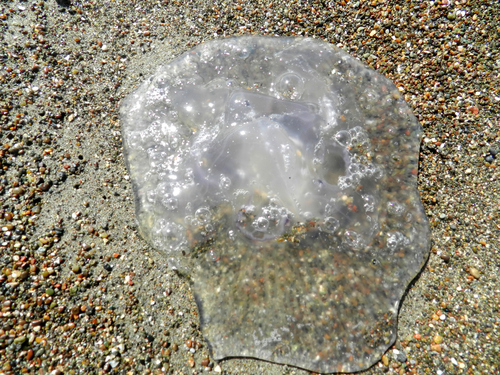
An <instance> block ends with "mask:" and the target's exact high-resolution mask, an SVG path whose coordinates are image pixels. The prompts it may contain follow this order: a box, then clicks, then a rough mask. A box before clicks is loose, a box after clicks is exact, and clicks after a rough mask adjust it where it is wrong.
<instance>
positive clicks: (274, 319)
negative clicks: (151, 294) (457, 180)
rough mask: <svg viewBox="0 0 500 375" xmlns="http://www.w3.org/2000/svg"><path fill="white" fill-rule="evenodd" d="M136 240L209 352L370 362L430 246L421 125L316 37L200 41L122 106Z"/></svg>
mask: <svg viewBox="0 0 500 375" xmlns="http://www.w3.org/2000/svg"><path fill="white" fill-rule="evenodd" d="M121 122H122V127H123V140H124V149H125V151H126V161H127V163H128V167H129V171H130V175H131V178H132V184H133V187H134V193H135V200H136V217H137V220H138V223H139V227H140V230H141V233H142V235H143V236H144V238H145V239H146V240H147V241H149V242H150V243H151V244H152V245H153V246H154V247H155V248H156V249H157V250H159V251H160V252H161V253H162V254H163V255H164V256H165V260H166V262H168V264H169V265H170V266H171V267H172V268H175V269H177V270H178V271H179V272H181V273H184V274H186V275H188V277H189V279H190V280H191V281H192V285H193V290H194V294H195V297H196V301H197V304H198V307H199V310H200V320H201V326H202V331H203V334H204V335H205V337H206V339H207V340H208V342H209V343H210V346H211V349H212V352H213V357H214V358H215V359H222V358H225V357H241V356H248V357H254V358H260V359H264V360H268V361H273V362H278V363H285V364H290V365H294V366H298V367H301V368H305V369H309V370H312V371H317V372H336V371H339V372H352V371H358V370H362V369H365V368H368V367H370V366H371V365H373V364H374V363H376V362H377V361H378V360H379V359H380V358H381V356H382V354H383V353H384V352H385V351H386V350H387V349H388V348H389V347H390V346H391V345H392V343H393V342H394V340H395V337H396V324H397V313H398V307H399V304H400V301H401V298H402V296H403V293H404V291H405V289H406V287H407V286H408V284H409V283H410V281H411V280H412V279H413V278H414V277H415V275H416V274H417V273H418V272H419V270H420V269H421V267H422V266H423V264H424V262H425V260H426V259H427V256H428V251H429V228H428V223H427V220H426V217H425V214H424V210H423V207H422V205H421V202H420V199H419V194H418V192H417V188H416V185H417V176H416V174H417V164H418V151H419V144H420V138H421V132H422V130H421V127H420V125H419V124H418V122H417V121H416V119H415V118H414V116H413V115H412V114H411V112H410V110H409V108H408V106H407V105H406V103H405V102H404V100H403V99H402V98H401V96H400V94H399V92H398V90H397V88H396V87H395V86H394V85H393V84H392V83H391V82H390V81H389V80H388V79H387V78H385V77H383V76H382V75H380V74H378V73H376V72H375V71H373V70H371V69H369V68H367V67H366V66H364V65H363V64H361V63H360V62H359V61H357V60H356V59H354V58H353V57H351V56H349V55H348V54H346V53H345V52H343V51H342V50H339V49H337V48H335V47H334V46H332V45H330V44H327V43H324V42H320V41H316V40H313V39H301V38H268V37H253V36H252V37H250V36H246V37H238V38H231V39H222V40H216V41H211V42H208V43H205V44H202V45H200V46H198V47H197V48H195V49H193V50H191V51H189V52H187V53H185V54H184V55H182V56H180V57H179V58H177V59H176V60H173V61H172V62H170V63H168V64H166V65H164V66H162V67H160V68H159V69H158V70H157V72H156V73H155V74H154V75H153V76H152V77H151V78H149V79H148V80H147V81H145V82H144V83H143V84H142V85H141V86H140V87H139V88H138V89H137V90H136V91H135V92H133V93H132V94H130V95H129V96H128V97H127V98H126V99H125V100H124V101H123V103H122V105H121Z"/></svg>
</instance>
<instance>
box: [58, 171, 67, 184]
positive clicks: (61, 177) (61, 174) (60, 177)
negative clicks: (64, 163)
mask: <svg viewBox="0 0 500 375" xmlns="http://www.w3.org/2000/svg"><path fill="white" fill-rule="evenodd" d="M67 178H68V174H67V173H66V172H59V173H58V174H57V180H58V181H60V182H64V181H66V179H67Z"/></svg>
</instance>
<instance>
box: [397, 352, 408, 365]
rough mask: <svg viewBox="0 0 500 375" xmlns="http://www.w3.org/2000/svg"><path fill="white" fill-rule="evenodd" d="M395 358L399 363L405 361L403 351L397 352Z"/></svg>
mask: <svg viewBox="0 0 500 375" xmlns="http://www.w3.org/2000/svg"><path fill="white" fill-rule="evenodd" d="M397 360H398V361H399V362H401V363H405V362H406V354H405V353H403V352H399V353H398V355H397Z"/></svg>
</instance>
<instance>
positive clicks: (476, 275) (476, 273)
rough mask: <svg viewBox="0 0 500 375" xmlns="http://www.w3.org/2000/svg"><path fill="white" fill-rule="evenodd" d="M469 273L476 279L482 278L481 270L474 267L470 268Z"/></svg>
mask: <svg viewBox="0 0 500 375" xmlns="http://www.w3.org/2000/svg"><path fill="white" fill-rule="evenodd" d="M469 273H470V274H471V275H472V276H473V277H474V278H475V279H479V278H480V277H481V273H480V272H479V270H478V269H477V268H474V267H470V268H469Z"/></svg>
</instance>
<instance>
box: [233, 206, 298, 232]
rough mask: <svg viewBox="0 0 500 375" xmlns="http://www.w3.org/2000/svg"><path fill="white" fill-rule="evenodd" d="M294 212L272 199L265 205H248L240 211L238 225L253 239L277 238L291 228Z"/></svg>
mask: <svg viewBox="0 0 500 375" xmlns="http://www.w3.org/2000/svg"><path fill="white" fill-rule="evenodd" d="M292 216H293V215H292V214H291V213H290V212H289V211H288V210H287V209H286V208H285V207H282V206H280V205H279V204H277V203H276V202H275V201H274V200H271V201H270V202H269V204H267V205H265V206H263V207H256V206H254V205H247V206H244V207H243V208H241V209H240V210H239V211H238V215H237V220H236V226H237V227H238V229H239V230H240V231H241V232H242V233H243V234H245V235H246V236H247V237H249V238H251V239H252V240H257V241H265V240H272V239H276V238H277V237H279V236H281V235H282V234H283V233H284V232H285V231H286V230H289V229H290V228H291V224H292V221H291V219H292Z"/></svg>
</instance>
